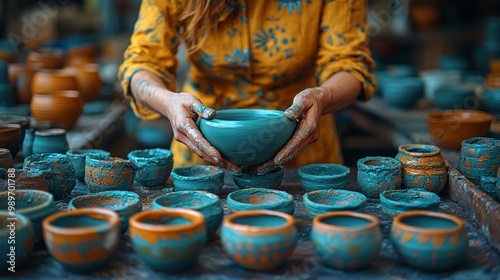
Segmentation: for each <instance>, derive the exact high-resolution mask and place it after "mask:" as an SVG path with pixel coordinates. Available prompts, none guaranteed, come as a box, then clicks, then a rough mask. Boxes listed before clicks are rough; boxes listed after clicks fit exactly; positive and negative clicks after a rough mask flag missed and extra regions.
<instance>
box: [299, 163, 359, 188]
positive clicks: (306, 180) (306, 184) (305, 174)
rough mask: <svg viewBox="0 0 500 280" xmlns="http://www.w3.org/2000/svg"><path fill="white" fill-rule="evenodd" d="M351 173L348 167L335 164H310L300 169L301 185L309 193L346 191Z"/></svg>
mask: <svg viewBox="0 0 500 280" xmlns="http://www.w3.org/2000/svg"><path fill="white" fill-rule="evenodd" d="M350 172H351V171H350V170H349V168H348V167H346V166H343V165H340V164H333V163H321V164H309V165H306V166H302V167H300V168H299V169H298V174H299V178H300V183H301V184H302V188H304V189H305V190H306V191H307V192H310V191H315V190H323V189H345V188H346V187H347V181H348V179H349V173H350Z"/></svg>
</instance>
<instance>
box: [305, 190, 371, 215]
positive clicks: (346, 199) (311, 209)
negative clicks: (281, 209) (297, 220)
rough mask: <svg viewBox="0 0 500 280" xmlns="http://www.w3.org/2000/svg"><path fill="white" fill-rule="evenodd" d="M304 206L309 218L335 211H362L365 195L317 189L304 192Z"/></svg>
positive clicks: (364, 205)
mask: <svg viewBox="0 0 500 280" xmlns="http://www.w3.org/2000/svg"><path fill="white" fill-rule="evenodd" d="M303 198H304V206H305V208H306V212H307V215H308V217H309V219H313V218H314V217H316V216H317V215H321V214H324V213H328V212H335V211H355V212H363V211H364V210H365V208H366V200H367V198H366V196H364V195H363V194H361V193H358V192H354V191H348V190H317V191H312V192H308V193H305V194H304V196H303Z"/></svg>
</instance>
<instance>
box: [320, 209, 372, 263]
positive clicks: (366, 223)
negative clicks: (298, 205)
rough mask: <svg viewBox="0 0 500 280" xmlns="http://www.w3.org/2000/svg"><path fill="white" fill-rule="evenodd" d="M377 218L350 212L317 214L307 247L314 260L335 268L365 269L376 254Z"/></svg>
mask: <svg viewBox="0 0 500 280" xmlns="http://www.w3.org/2000/svg"><path fill="white" fill-rule="evenodd" d="M379 224H380V221H379V220H378V218H377V217H375V216H372V215H368V214H362V213H358V212H351V211H340V212H332V213H325V214H321V215H318V216H316V217H315V218H314V220H313V225H312V230H311V244H312V247H313V250H314V253H315V254H316V257H317V258H318V259H319V260H320V261H321V262H322V263H323V264H325V265H327V266H329V267H333V268H336V269H344V270H354V269H360V268H363V267H366V266H368V265H369V264H370V262H372V261H373V260H374V259H375V258H376V257H377V256H378V254H379V252H380V248H381V245H382V233H381V231H380V227H379Z"/></svg>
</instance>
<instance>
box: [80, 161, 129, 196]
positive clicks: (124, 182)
mask: <svg viewBox="0 0 500 280" xmlns="http://www.w3.org/2000/svg"><path fill="white" fill-rule="evenodd" d="M136 169H137V167H136V166H135V165H134V164H133V163H132V162H131V161H130V160H126V159H123V158H119V157H108V156H106V155H99V154H89V155H87V157H86V158H85V184H87V186H88V187H89V190H90V192H93V193H95V192H103V191H126V190H129V189H130V188H131V187H132V185H133V184H134V176H135V171H136Z"/></svg>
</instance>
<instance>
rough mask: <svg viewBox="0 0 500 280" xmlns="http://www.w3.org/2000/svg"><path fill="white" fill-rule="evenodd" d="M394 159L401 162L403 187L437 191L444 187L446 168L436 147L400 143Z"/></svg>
mask: <svg viewBox="0 0 500 280" xmlns="http://www.w3.org/2000/svg"><path fill="white" fill-rule="evenodd" d="M396 159H397V160H399V161H400V162H401V166H402V174H403V180H402V186H403V187H404V188H420V189H424V190H427V191H431V192H434V193H439V192H441V191H442V190H443V189H444V188H445V187H446V184H447V182H448V168H447V166H446V164H445V161H444V158H443V156H442V155H441V149H439V148H438V147H436V146H434V145H423V144H407V145H401V146H399V152H398V154H397V155H396Z"/></svg>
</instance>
